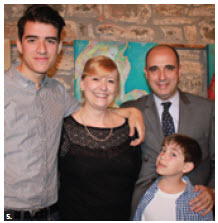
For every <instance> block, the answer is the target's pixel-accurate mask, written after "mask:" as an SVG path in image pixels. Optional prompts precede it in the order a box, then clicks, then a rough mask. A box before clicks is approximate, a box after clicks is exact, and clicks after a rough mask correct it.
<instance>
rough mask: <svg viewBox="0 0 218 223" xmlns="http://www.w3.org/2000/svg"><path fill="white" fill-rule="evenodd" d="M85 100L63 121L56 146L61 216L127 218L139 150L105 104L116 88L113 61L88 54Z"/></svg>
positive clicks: (121, 121)
mask: <svg viewBox="0 0 218 223" xmlns="http://www.w3.org/2000/svg"><path fill="white" fill-rule="evenodd" d="M80 87H81V90H82V91H83V97H84V104H83V106H82V107H81V109H80V110H79V111H78V112H76V113H74V114H73V115H72V116H69V117H67V118H66V119H65V120H64V128H63V136H62V142H61V147H60V179H61V184H60V196H59V200H60V214H61V220H83V221H91V220H96V221H97V220H101V221H107V220H117V221H118V220H129V217H130V208H131V200H132V193H133V189H134V185H135V182H136V180H137V177H138V173H139V170H140V166H141V150H140V148H139V147H132V146H130V143H131V140H132V138H131V137H130V136H129V126H128V121H127V119H125V118H123V117H121V116H119V115H118V114H116V113H114V112H113V110H112V109H110V108H109V106H110V104H111V102H112V101H113V99H114V97H115V95H116V93H117V91H118V89H119V72H118V69H117V65H116V63H115V62H114V61H113V60H111V59H110V58H108V57H106V56H96V57H93V58H91V59H89V60H88V61H87V62H86V64H85V67H84V72H83V75H82V78H81V82H80Z"/></svg>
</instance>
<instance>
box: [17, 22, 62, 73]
mask: <svg viewBox="0 0 218 223" xmlns="http://www.w3.org/2000/svg"><path fill="white" fill-rule="evenodd" d="M17 47H18V51H19V52H20V53H21V54H22V55H23V58H22V62H21V66H20V67H21V69H20V71H21V73H23V74H27V75H39V74H40V75H44V74H46V72H47V71H48V70H49V69H50V68H51V67H52V66H53V65H54V63H55V61H56V58H57V55H58V53H60V50H61V43H59V42H58V31H57V29H56V28H55V27H54V26H53V25H51V24H46V23H40V22H32V21H27V23H26V24H25V28H24V34H23V37H22V42H21V41H20V40H18V41H17Z"/></svg>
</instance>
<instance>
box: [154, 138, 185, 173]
mask: <svg viewBox="0 0 218 223" xmlns="http://www.w3.org/2000/svg"><path fill="white" fill-rule="evenodd" d="M186 164H188V163H185V161H184V154H183V152H182V149H181V148H180V147H179V146H178V145H177V144H176V143H175V142H170V143H165V145H164V146H163V147H162V149H161V151H160V153H159V155H158V157H157V160H156V172H157V173H158V174H160V175H163V176H176V175H178V176H182V175H183V174H184V173H185V171H186Z"/></svg>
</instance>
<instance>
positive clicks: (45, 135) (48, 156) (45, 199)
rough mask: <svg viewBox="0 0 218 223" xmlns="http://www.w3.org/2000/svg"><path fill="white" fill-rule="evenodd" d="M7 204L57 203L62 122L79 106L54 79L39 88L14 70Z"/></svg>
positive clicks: (8, 112)
mask: <svg viewBox="0 0 218 223" xmlns="http://www.w3.org/2000/svg"><path fill="white" fill-rule="evenodd" d="M4 89H5V92H4V96H5V99H4V119H5V124H4V127H5V141H4V142H5V151H4V182H5V184H4V192H5V199H4V204H5V208H6V209H18V210H19V209H23V210H33V209H38V208H44V207H48V206H50V205H52V204H54V203H55V202H57V190H58V186H57V151H58V148H59V142H60V134H61V130H62V122H63V118H64V117H66V116H68V115H69V114H71V113H74V112H75V111H77V110H78V109H79V107H80V104H79V102H78V101H77V100H76V99H75V98H73V97H72V96H71V95H70V94H69V93H67V92H66V90H65V88H64V86H63V85H62V84H60V83H59V82H58V81H56V80H55V79H51V78H48V77H47V76H45V78H44V79H43V80H42V81H41V83H40V88H39V89H38V90H36V88H35V84H34V83H33V82H32V81H30V80H29V79H28V78H26V77H25V76H24V75H23V74H21V73H20V72H19V71H18V70H17V69H16V67H15V66H12V67H11V68H10V70H9V71H8V72H6V73H5V86H4Z"/></svg>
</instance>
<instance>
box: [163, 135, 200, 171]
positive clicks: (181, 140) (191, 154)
mask: <svg viewBox="0 0 218 223" xmlns="http://www.w3.org/2000/svg"><path fill="white" fill-rule="evenodd" d="M169 142H175V143H176V144H177V145H178V146H179V147H180V148H181V149H182V152H183V154H184V157H185V162H193V163H194V166H195V167H196V166H197V165H198V164H199V163H200V162H201V159H202V152H201V148H200V145H199V144H198V142H197V141H196V140H195V139H194V138H192V137H189V136H187V135H182V134H173V135H170V136H167V137H165V139H164V141H163V145H164V144H165V143H169Z"/></svg>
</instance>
